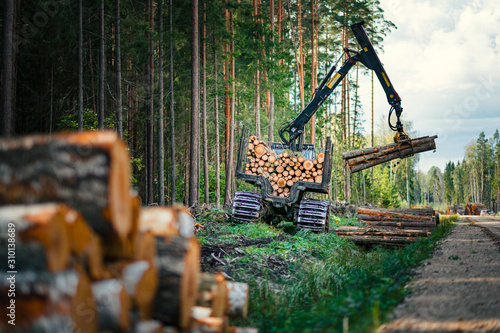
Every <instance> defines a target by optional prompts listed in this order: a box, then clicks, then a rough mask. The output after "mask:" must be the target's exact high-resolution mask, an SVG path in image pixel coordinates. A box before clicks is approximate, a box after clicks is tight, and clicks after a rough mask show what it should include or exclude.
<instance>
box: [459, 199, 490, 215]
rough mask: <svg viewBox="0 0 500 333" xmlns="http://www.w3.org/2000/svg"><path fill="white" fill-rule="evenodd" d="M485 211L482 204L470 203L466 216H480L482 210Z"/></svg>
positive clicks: (467, 206) (466, 206)
mask: <svg viewBox="0 0 500 333" xmlns="http://www.w3.org/2000/svg"><path fill="white" fill-rule="evenodd" d="M483 209H485V208H484V205H483V204H482V203H473V202H468V203H466V204H465V212H464V213H465V215H480V214H481V210H483Z"/></svg>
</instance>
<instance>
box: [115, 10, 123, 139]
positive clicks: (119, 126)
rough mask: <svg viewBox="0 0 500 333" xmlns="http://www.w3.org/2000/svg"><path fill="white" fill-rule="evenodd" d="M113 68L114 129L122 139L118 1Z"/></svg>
mask: <svg viewBox="0 0 500 333" xmlns="http://www.w3.org/2000/svg"><path fill="white" fill-rule="evenodd" d="M115 16H116V17H115V19H116V23H115V58H116V59H115V66H116V127H117V132H118V135H119V136H120V138H121V139H123V115H122V60H121V41H120V38H121V35H120V25H121V23H120V20H121V18H120V0H116V15H115Z"/></svg>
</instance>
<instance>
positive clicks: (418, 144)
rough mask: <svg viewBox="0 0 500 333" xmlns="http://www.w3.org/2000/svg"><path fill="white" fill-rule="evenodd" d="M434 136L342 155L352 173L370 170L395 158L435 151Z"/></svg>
mask: <svg viewBox="0 0 500 333" xmlns="http://www.w3.org/2000/svg"><path fill="white" fill-rule="evenodd" d="M436 138H437V135H435V136H431V137H429V136H424V137H421V138H417V139H411V140H404V141H401V142H398V143H392V144H389V145H386V146H380V147H371V148H364V149H357V150H352V151H347V152H344V153H342V158H343V159H344V161H345V163H346V165H347V166H348V167H349V170H351V172H352V173H355V172H359V171H361V170H364V169H367V168H371V167H373V166H375V165H377V164H381V163H384V162H388V161H391V160H394V159H396V158H405V157H407V156H411V155H413V154H417V153H421V152H424V151H428V150H434V149H436V143H435V142H434V139H436Z"/></svg>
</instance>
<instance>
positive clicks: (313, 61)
mask: <svg viewBox="0 0 500 333" xmlns="http://www.w3.org/2000/svg"><path fill="white" fill-rule="evenodd" d="M316 15H317V3H316V0H312V1H311V32H312V36H311V95H312V96H314V94H315V91H316V88H317V86H318V82H317V81H318V79H317V66H318V60H317V57H318V55H317V53H316V44H317V43H318V40H317V35H316ZM315 125H316V116H315V115H313V116H312V117H311V141H310V142H311V144H313V145H314V144H315V142H316V126H315Z"/></svg>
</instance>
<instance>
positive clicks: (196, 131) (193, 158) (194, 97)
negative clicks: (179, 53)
mask: <svg viewBox="0 0 500 333" xmlns="http://www.w3.org/2000/svg"><path fill="white" fill-rule="evenodd" d="M191 6H192V35H191V137H190V139H191V140H190V156H189V165H190V168H189V200H188V205H189V207H196V206H197V205H198V197H199V192H200V185H199V164H198V162H199V156H200V116H199V114H200V80H199V78H200V46H199V45H200V41H199V31H198V0H192V1H191Z"/></svg>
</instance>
